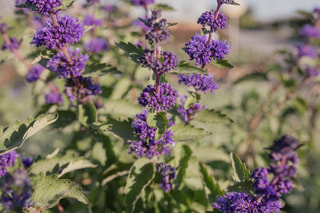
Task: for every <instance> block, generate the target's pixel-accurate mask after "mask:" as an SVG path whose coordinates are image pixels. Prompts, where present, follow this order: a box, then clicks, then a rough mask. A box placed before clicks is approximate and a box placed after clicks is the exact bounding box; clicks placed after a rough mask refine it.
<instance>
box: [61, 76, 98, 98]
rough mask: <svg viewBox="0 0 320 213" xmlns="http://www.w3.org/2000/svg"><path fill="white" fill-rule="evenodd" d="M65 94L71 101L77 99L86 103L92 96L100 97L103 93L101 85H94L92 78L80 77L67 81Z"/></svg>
mask: <svg viewBox="0 0 320 213" xmlns="http://www.w3.org/2000/svg"><path fill="white" fill-rule="evenodd" d="M65 93H66V95H67V96H68V98H69V99H70V101H74V100H76V99H77V100H80V101H82V102H83V103H86V102H87V101H88V98H90V96H92V95H98V94H100V93H102V91H101V88H100V86H99V84H97V83H94V82H93V81H92V79H91V78H85V77H82V76H79V77H75V78H68V79H67V82H66V86H65Z"/></svg>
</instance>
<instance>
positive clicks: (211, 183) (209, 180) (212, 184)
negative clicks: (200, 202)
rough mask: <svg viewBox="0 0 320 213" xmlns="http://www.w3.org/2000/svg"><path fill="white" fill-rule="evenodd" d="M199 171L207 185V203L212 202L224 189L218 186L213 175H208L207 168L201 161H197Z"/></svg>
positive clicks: (222, 193)
mask: <svg viewBox="0 0 320 213" xmlns="http://www.w3.org/2000/svg"><path fill="white" fill-rule="evenodd" d="M199 166H200V172H201V176H202V180H203V182H204V185H205V186H206V187H208V189H209V191H210V194H209V195H208V199H209V203H214V202H215V201H216V198H217V196H219V195H221V196H223V195H224V191H223V190H222V189H221V188H220V186H219V184H218V183H217V182H216V180H215V179H214V177H213V176H210V175H209V173H208V170H207V168H206V167H205V165H204V164H203V163H201V162H199Z"/></svg>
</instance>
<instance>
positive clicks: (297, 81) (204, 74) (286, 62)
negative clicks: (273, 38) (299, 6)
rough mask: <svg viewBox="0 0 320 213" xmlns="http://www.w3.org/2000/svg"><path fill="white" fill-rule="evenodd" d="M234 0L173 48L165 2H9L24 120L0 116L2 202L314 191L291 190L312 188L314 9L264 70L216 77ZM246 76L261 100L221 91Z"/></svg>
mask: <svg viewBox="0 0 320 213" xmlns="http://www.w3.org/2000/svg"><path fill="white" fill-rule="evenodd" d="M81 4H83V5H81ZM228 4H230V5H228ZM237 4H238V3H236V1H233V0H217V2H216V8H215V9H214V10H210V11H204V12H203V13H202V14H199V18H198V20H195V21H194V22H195V23H197V24H198V25H199V31H198V32H194V34H193V36H191V37H190V38H188V41H187V42H186V43H185V44H184V45H182V46H181V47H180V48H181V49H182V50H183V51H182V53H178V51H175V50H176V47H172V46H171V45H172V39H173V38H174V36H173V35H172V34H171V33H172V32H173V30H172V29H174V28H173V27H174V26H175V25H176V24H178V23H171V22H169V21H168V20H167V19H166V18H165V17H164V16H163V13H162V11H164V10H168V11H170V10H173V8H171V7H170V6H169V5H165V4H161V3H160V2H157V1H154V0H131V1H119V2H117V3H116V4H114V5H113V4H106V3H105V2H104V1H99V0H87V1H85V2H81V1H74V0H25V1H16V13H17V16H16V19H17V20H19V21H17V22H16V23H20V22H22V23H23V26H24V27H21V29H19V30H26V32H27V33H26V35H24V36H22V34H23V33H21V34H19V33H18V34H14V33H12V32H13V30H14V29H15V28H18V27H17V26H15V25H14V24H10V22H8V23H5V22H4V21H2V20H1V19H0V33H1V35H2V38H3V39H2V40H0V41H3V43H1V44H0V45H1V49H2V53H3V54H2V55H1V56H0V61H1V62H4V64H7V63H8V62H10V61H11V60H17V61H19V63H15V64H18V65H17V69H19V70H21V72H19V74H21V75H23V78H24V79H25V81H26V83H28V86H25V87H26V88H27V87H32V97H33V98H32V99H33V111H32V113H33V116H32V117H30V118H27V119H25V120H24V121H16V122H8V121H7V120H4V121H3V123H2V122H1V125H4V126H5V127H2V126H0V130H1V131H0V188H1V192H0V211H1V212H30V213H36V212H38V213H42V212H62V213H63V212H130V213H131V212H226V213H231V212H235V213H240V212H244V213H251V212H270V213H271V212H276V213H280V212H282V211H286V212H291V210H292V209H295V208H296V209H298V210H297V211H299V206H298V207H297V206H296V203H295V202H294V201H293V200H294V199H295V196H299V195H300V196H301V195H303V196H304V197H305V199H310V200H311V201H312V196H311V197H310V198H309V197H308V196H310V194H308V192H307V191H305V192H299V191H298V190H297V188H302V185H303V186H304V185H305V186H307V187H308V186H309V185H308V183H306V182H307V181H309V179H307V178H306V177H305V176H307V175H306V174H308V172H309V170H308V169H310V171H311V170H312V167H311V166H309V165H308V164H312V161H311V160H312V158H311V157H309V156H306V155H307V154H306V153H307V152H308V151H307V149H308V148H310V147H312V146H314V144H313V143H312V140H316V136H317V135H315V133H314V132H313V131H315V129H316V127H317V118H318V117H317V112H318V107H319V102H317V101H315V100H317V98H318V90H317V89H316V85H317V80H316V77H317V76H318V75H319V73H320V68H319V38H320V36H319V29H320V28H319V23H320V12H319V11H320V10H319V9H315V10H314V11H313V13H312V14H308V13H306V14H305V15H307V17H309V18H310V17H312V19H311V23H308V24H306V25H305V26H303V27H301V29H299V30H298V33H299V36H300V41H302V42H300V43H299V44H297V45H296V46H294V47H293V48H292V49H294V50H292V49H290V50H286V51H280V52H279V53H278V54H279V57H278V61H276V64H274V65H272V66H271V67H270V68H268V69H267V71H266V70H264V72H258V73H249V74H246V75H243V76H241V77H240V78H238V79H237V80H235V81H234V82H231V83H230V82H228V84H224V82H223V81H221V82H220V81H219V79H218V78H215V77H214V75H213V73H212V70H215V69H217V68H218V69H221V70H223V72H230V73H232V72H233V70H230V69H231V68H233V66H232V65H231V64H230V63H229V62H228V60H230V59H229V56H228V54H229V52H230V51H232V43H230V42H229V41H228V40H227V39H226V38H221V36H215V34H220V32H221V30H223V29H225V28H228V17H227V16H226V15H225V14H224V13H223V12H221V8H223V7H224V6H226V5H228V6H233V7H236V6H237ZM72 7H74V8H77V10H70V9H69V8H72ZM133 7H141V8H142V9H143V10H142V11H143V13H144V14H142V15H141V17H135V16H133V15H132V14H131V13H130V12H129V11H130V10H128V8H133ZM79 8H81V10H80V9H79ZM30 28H31V29H33V30H31V31H30ZM200 31H201V33H199V32H200ZM30 32H32V33H30ZM26 37H27V38H26ZM222 37H223V36H222ZM220 38H221V39H220ZM26 47H28V48H26ZM8 56H12V57H8ZM12 58H15V59H12ZM230 61H232V60H230ZM20 65H21V66H20ZM212 67H215V68H212ZM252 79H254V80H257V81H258V80H263V81H264V83H266V84H267V85H268V86H267V89H266V90H268V92H267V95H266V94H265V93H264V94H263V95H264V96H265V98H264V99H263V100H262V98H261V99H259V98H257V97H259V94H258V91H259V89H260V88H259V87H257V86H255V88H253V92H251V93H250V94H249V95H248V94H244V95H243V94H242V90H241V89H238V88H236V89H235V90H234V91H233V92H230V91H229V90H231V89H232V88H233V87H237V86H238V85H239V84H243V83H244V82H249V81H251V80H252ZM259 84H260V83H259ZM224 88H227V91H228V93H229V95H230V94H231V93H234V94H235V96H236V97H235V98H231V99H233V100H231V101H230V103H228V104H225V102H226V99H228V98H225V97H230V96H225V94H224V93H223V92H224V91H225V90H226V89H224ZM305 90H307V91H308V94H309V92H310V94H311V98H309V99H306V100H304V99H303V98H302V97H300V92H301V91H302V92H305ZM309 90H310V91H309ZM25 92H27V93H29V95H31V94H30V93H31V92H30V91H29V90H26V91H25ZM277 92H279V93H277ZM221 94H222V95H221ZM280 94H281V95H282V96H280ZM283 94H284V95H283ZM12 95H15V94H12ZM221 96H225V97H223V98H221ZM219 97H220V98H221V99H219ZM22 99H23V98H22ZM239 99H241V103H240V104H237V103H236V101H237V100H239ZM310 100H311V101H310ZM11 101H12V100H11ZM14 101H17V100H14ZM17 102H18V101H17ZM21 102H22V100H21ZM9 104H10V105H11V106H10V107H11V108H12V110H14V108H15V107H16V105H20V100H19V104H16V103H15V104H12V102H9ZM290 104H291V105H290ZM292 105H293V106H292ZM217 106H220V107H217ZM221 106H222V107H221ZM23 107H25V108H27V104H26V105H23ZM282 109H283V110H284V111H283V112H281V113H282V114H280V113H279V112H278V111H279V110H282ZM219 110H221V111H219ZM299 110H300V111H299ZM23 111H27V110H26V109H23ZM0 112H1V113H0V117H1V118H2V116H4V117H5V116H6V113H3V114H4V115H2V111H0ZM293 112H294V113H293ZM307 112H308V113H307ZM277 113H278V114H277ZM299 113H300V114H299ZM279 114H280V115H279ZM306 114H308V115H309V114H311V115H312V116H311V119H305V118H303V116H304V115H306ZM289 115H294V116H297V117H295V119H298V122H297V121H296V120H295V121H294V122H293V121H292V120H290V119H292V118H291V117H290V118H289ZM299 116H301V117H299ZM277 118H278V119H277ZM305 120H308V121H309V120H311V124H310V127H309V128H306V127H305V126H304V125H307V124H305V123H304V122H305ZM271 123H272V124H271ZM274 123H276V124H274ZM295 125H299V126H295ZM45 127H46V128H45ZM43 128H45V129H43ZM38 132H39V133H38ZM35 133H37V136H34V137H32V136H33V135H34V134H35ZM44 134H45V135H44ZM306 135H308V136H309V137H307V136H306ZM306 138H307V139H306ZM33 141H34V143H37V141H38V144H37V145H34V144H32V142H33ZM271 141H273V143H272V142H271ZM299 141H301V142H299ZM27 142H28V143H27ZM303 144H306V146H302V145H303ZM44 146H45V148H42V147H44ZM28 147H31V148H30V150H29V151H28ZM300 147H301V148H300ZM262 148H265V149H262ZM32 152H33V154H30V155H32V157H33V158H30V157H25V153H32ZM267 152H269V155H266V153H267ZM22 153H23V154H22ZM312 154H314V153H312ZM310 156H311V154H310ZM300 162H301V163H300ZM306 165H307V166H306ZM313 172H314V173H316V172H317V170H315V171H313ZM231 176H232V180H231V178H230V177H231ZM314 176H316V175H314ZM298 180H302V184H299V182H298ZM310 181H313V182H312V183H314V184H316V183H319V179H317V178H315V179H314V180H310ZM291 193H295V195H294V196H290V194H291ZM299 193H300V194H299ZM303 193H305V194H306V195H304V194H303ZM319 197H320V195H319V196H318V198H319ZM308 201H309V200H308ZM311 201H310V203H312V202H311ZM313 203H314V202H313ZM315 205H316V204H313V206H312V205H311V204H310V205H309V206H308V208H309V209H311V210H315V209H316V210H320V206H319V205H318V206H315ZM306 206H307V205H306ZM311 210H310V211H311Z"/></svg>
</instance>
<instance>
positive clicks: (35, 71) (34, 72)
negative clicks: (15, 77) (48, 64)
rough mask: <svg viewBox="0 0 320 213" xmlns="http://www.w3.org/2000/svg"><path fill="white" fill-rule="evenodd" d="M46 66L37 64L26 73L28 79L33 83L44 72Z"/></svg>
mask: <svg viewBox="0 0 320 213" xmlns="http://www.w3.org/2000/svg"><path fill="white" fill-rule="evenodd" d="M43 70H44V67H43V66H41V65H35V66H33V67H32V68H31V70H29V71H28V73H27V75H26V80H27V81H28V82H29V83H31V82H34V81H36V80H38V79H39V78H40V75H41V73H42V72H43Z"/></svg>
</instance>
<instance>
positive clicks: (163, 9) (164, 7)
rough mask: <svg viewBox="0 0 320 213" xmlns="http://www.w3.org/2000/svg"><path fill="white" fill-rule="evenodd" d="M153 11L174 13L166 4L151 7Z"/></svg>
mask: <svg viewBox="0 0 320 213" xmlns="http://www.w3.org/2000/svg"><path fill="white" fill-rule="evenodd" d="M153 9H157V10H161V11H174V10H175V9H174V8H173V7H171V6H170V5H167V4H156V5H154V6H153Z"/></svg>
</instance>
